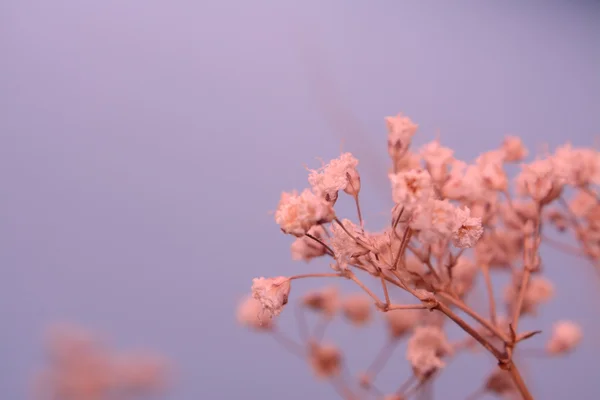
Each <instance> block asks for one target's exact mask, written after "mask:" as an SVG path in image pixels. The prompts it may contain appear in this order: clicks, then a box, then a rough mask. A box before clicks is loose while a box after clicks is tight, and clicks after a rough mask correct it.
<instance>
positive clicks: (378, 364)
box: [365, 340, 399, 379]
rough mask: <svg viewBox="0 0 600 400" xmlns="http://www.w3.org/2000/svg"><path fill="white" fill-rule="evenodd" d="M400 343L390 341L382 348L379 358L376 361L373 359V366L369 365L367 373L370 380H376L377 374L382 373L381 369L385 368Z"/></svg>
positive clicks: (378, 354)
mask: <svg viewBox="0 0 600 400" xmlns="http://www.w3.org/2000/svg"><path fill="white" fill-rule="evenodd" d="M398 343H399V341H398V340H388V341H387V342H386V343H385V344H384V345H383V346H381V349H380V350H379V352H378V353H377V356H376V357H375V359H373V361H372V362H371V365H369V367H368V368H367V371H366V372H365V374H366V375H367V376H368V377H369V378H370V379H375V377H376V376H377V374H378V373H379V372H381V369H382V368H383V367H385V365H386V364H387V362H388V361H389V359H390V357H391V356H392V354H393V352H394V349H395V348H396V346H397V345H398Z"/></svg>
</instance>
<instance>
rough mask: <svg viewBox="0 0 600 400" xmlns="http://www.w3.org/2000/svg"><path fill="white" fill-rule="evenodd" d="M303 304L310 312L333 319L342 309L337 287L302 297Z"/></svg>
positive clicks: (326, 288)
mask: <svg viewBox="0 0 600 400" xmlns="http://www.w3.org/2000/svg"><path fill="white" fill-rule="evenodd" d="M302 304H303V305H304V306H305V307H306V308H308V309H310V310H314V311H317V312H320V313H323V314H324V315H325V316H327V317H332V316H333V315H334V314H335V313H336V311H337V310H338V308H339V307H340V300H339V294H338V289H337V288H336V287H335V286H328V287H325V288H323V289H320V290H315V291H312V292H308V293H307V294H305V295H304V296H303V297H302Z"/></svg>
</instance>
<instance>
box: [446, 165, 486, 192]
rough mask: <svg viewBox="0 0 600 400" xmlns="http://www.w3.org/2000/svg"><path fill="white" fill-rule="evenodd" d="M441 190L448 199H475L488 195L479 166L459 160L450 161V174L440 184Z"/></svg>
mask: <svg viewBox="0 0 600 400" xmlns="http://www.w3.org/2000/svg"><path fill="white" fill-rule="evenodd" d="M441 192H442V195H443V196H444V197H445V198H447V199H449V200H470V201H477V200H480V199H486V198H489V197H490V196H489V190H488V189H487V188H486V186H485V184H484V182H483V177H482V175H481V170H480V168H479V167H478V166H477V165H468V164H466V163H465V162H464V161H460V160H454V161H453V162H452V165H451V169H450V174H449V175H448V179H447V180H446V182H445V183H444V185H443V186H442V189H441Z"/></svg>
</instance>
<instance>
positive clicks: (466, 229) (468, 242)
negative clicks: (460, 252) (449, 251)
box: [452, 207, 483, 249]
mask: <svg viewBox="0 0 600 400" xmlns="http://www.w3.org/2000/svg"><path fill="white" fill-rule="evenodd" d="M470 214H471V210H469V208H467V207H465V208H464V209H463V210H461V209H457V210H456V218H457V221H458V223H459V224H460V225H459V228H458V229H456V230H455V231H453V232H452V243H453V244H454V245H455V246H456V247H458V248H461V249H465V248H468V247H473V246H474V245H475V243H477V241H478V240H479V238H481V235H483V227H482V226H481V218H471V217H470Z"/></svg>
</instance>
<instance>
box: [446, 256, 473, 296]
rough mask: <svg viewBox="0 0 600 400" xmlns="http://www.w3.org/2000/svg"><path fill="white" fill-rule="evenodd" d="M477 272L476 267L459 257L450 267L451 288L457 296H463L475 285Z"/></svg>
mask: <svg viewBox="0 0 600 400" xmlns="http://www.w3.org/2000/svg"><path fill="white" fill-rule="evenodd" d="M477 272H479V268H477V265H475V263H474V262H473V261H471V260H469V259H468V258H466V257H464V256H463V257H460V258H459V259H458V260H457V261H456V264H455V265H454V267H452V288H453V289H454V292H455V293H456V294H457V295H458V296H459V297H463V296H465V295H466V294H467V293H468V292H469V291H470V290H471V289H472V288H473V284H474V283H475V277H476V276H477Z"/></svg>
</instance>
